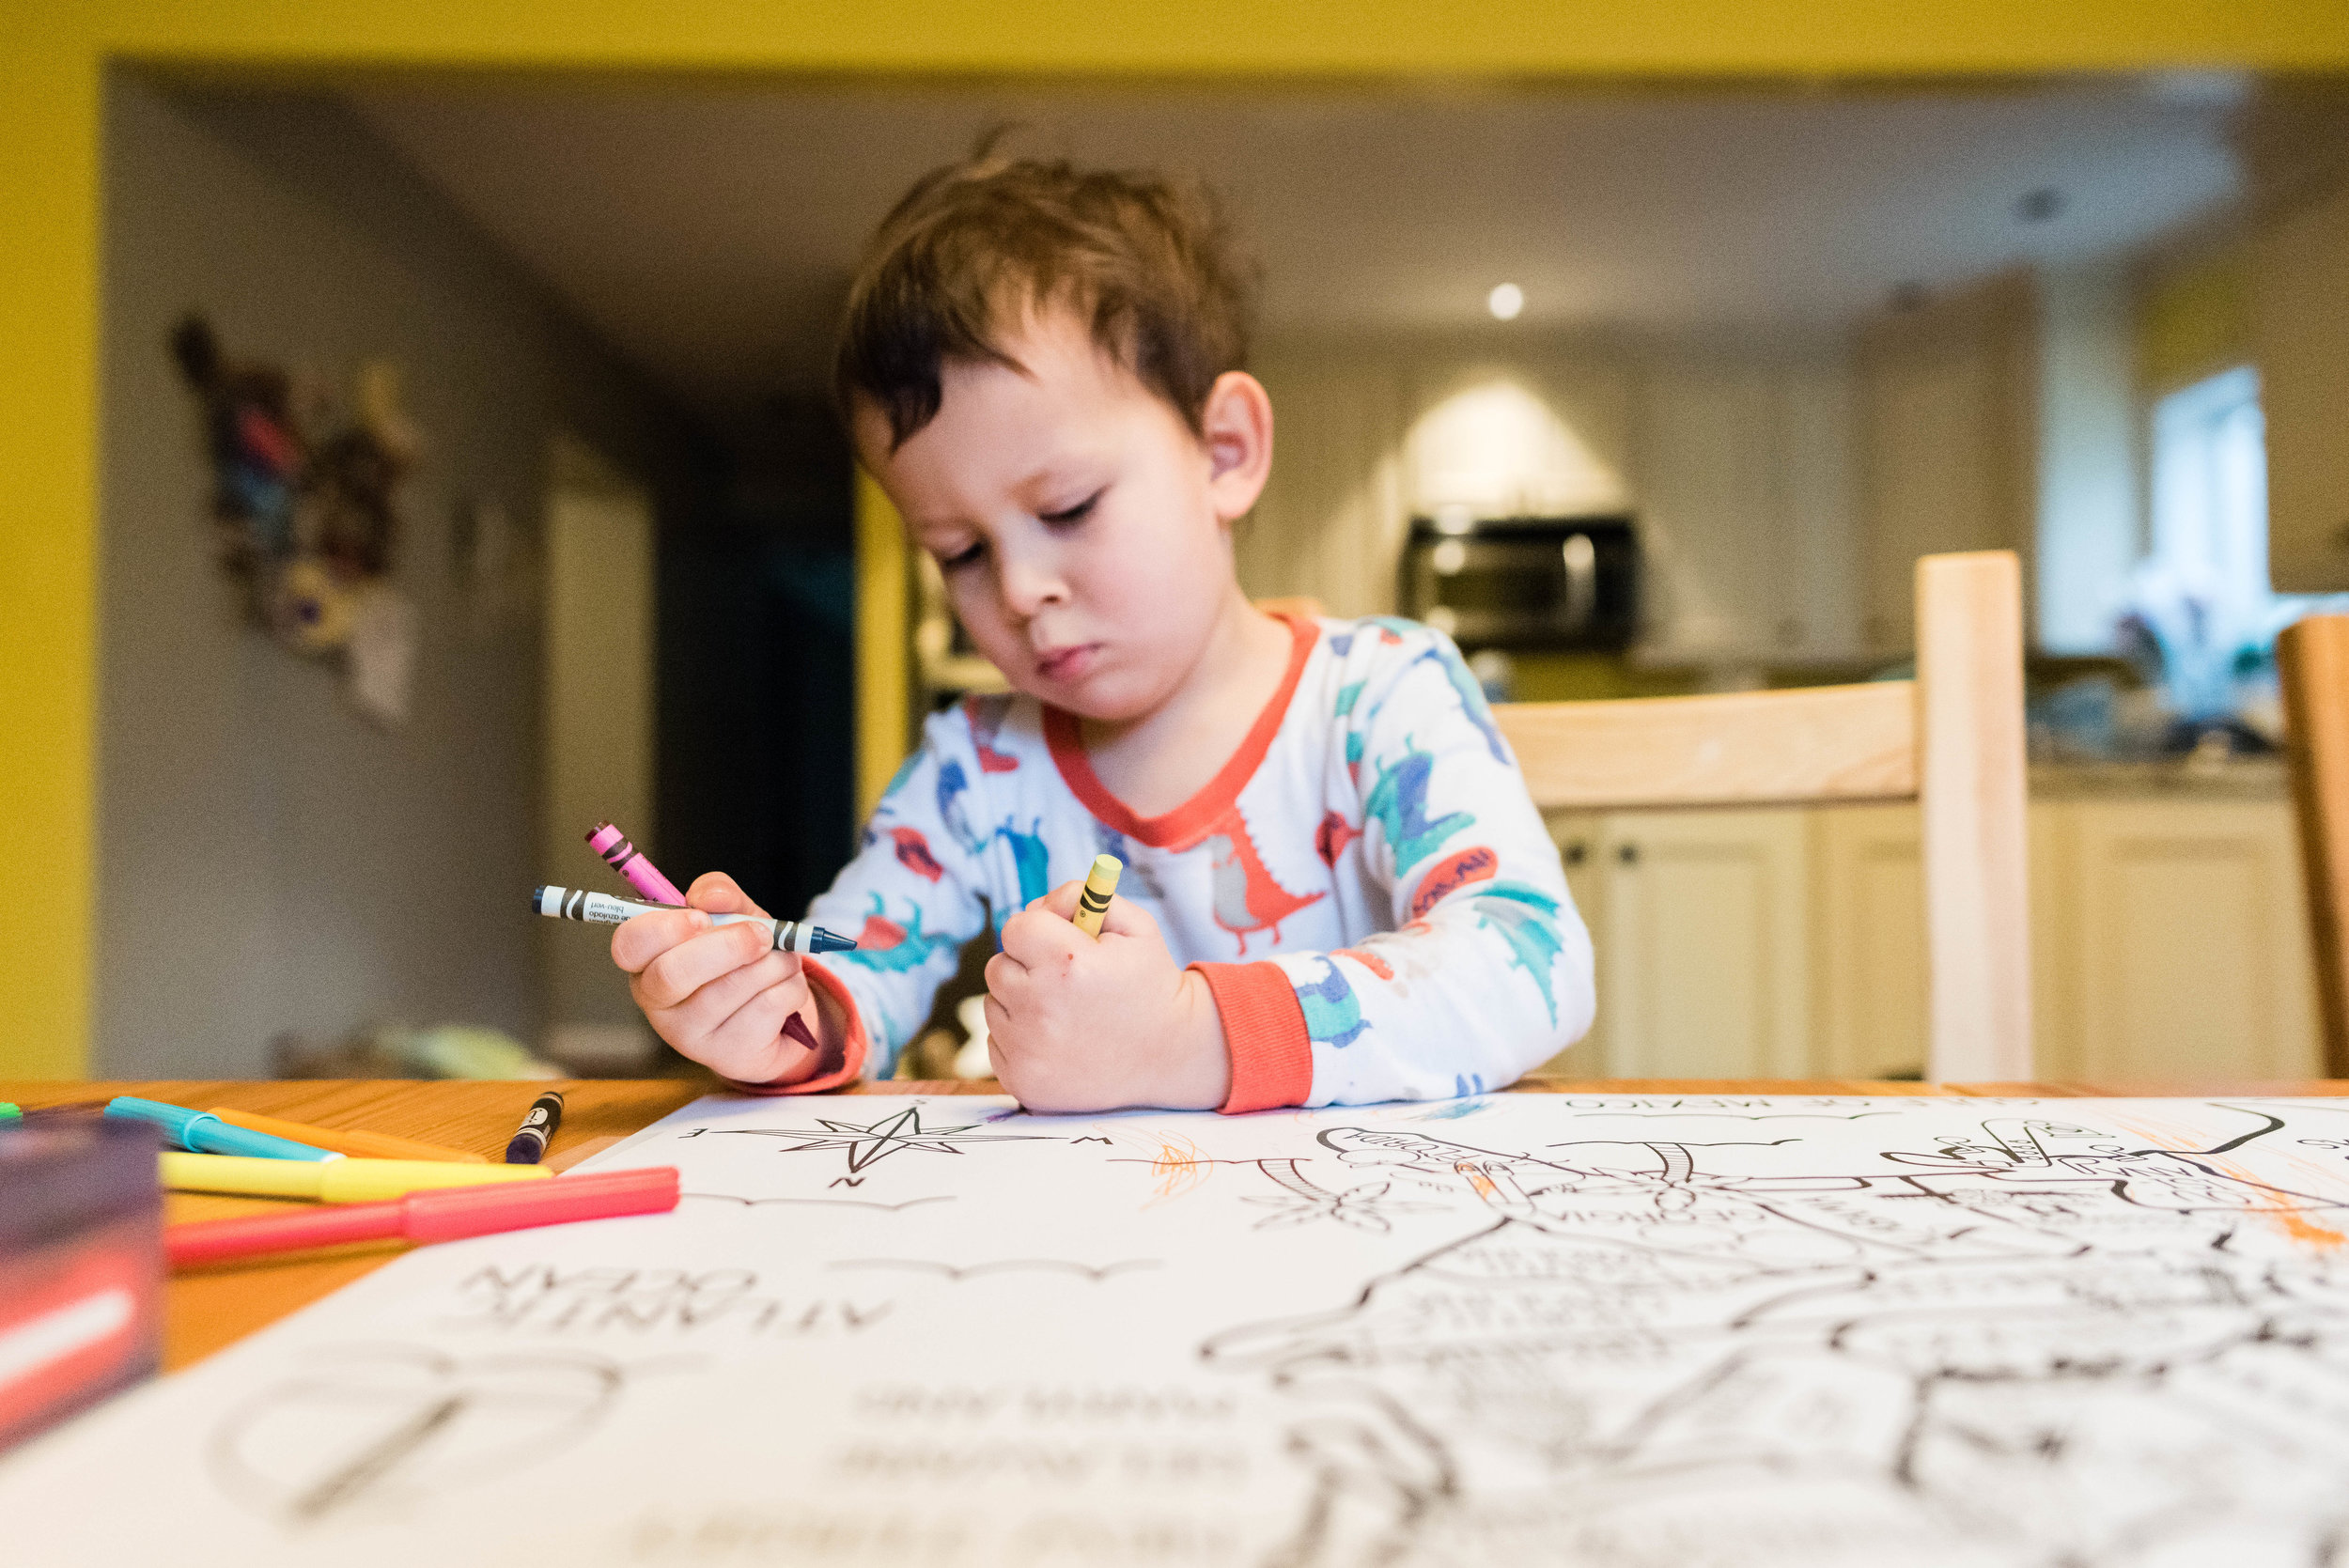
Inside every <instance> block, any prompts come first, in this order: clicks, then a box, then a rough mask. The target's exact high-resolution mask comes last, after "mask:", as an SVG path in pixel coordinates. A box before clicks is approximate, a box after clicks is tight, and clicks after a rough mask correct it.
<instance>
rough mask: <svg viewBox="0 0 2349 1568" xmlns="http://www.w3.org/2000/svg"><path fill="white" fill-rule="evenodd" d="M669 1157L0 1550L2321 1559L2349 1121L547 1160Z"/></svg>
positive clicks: (1154, 1119)
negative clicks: (658, 1208)
mask: <svg viewBox="0 0 2349 1568" xmlns="http://www.w3.org/2000/svg"><path fill="white" fill-rule="evenodd" d="M668 1163H674V1164H676V1165H677V1166H678V1167H680V1168H681V1170H682V1171H683V1172H684V1178H685V1180H684V1188H685V1191H686V1192H687V1193H688V1194H689V1196H688V1197H687V1198H686V1199H685V1200H684V1202H683V1203H681V1205H680V1206H679V1208H678V1211H677V1213H676V1214H675V1215H670V1216H657V1217H646V1218H637V1219H612V1220H600V1221H596V1222H593V1223H589V1224H583V1225H572V1226H563V1227H554V1228H550V1229H544V1230H537V1231H523V1232H517V1233H514V1234H506V1235H500V1236H488V1237H482V1238H478V1239H476V1240H473V1241H467V1242H459V1243H453V1244H449V1245H445V1246H441V1247H434V1248H428V1249H424V1250H419V1251H417V1252H415V1253H414V1254H412V1256H409V1257H406V1258H403V1259H401V1260H400V1261H398V1262H397V1263H395V1264H393V1265H390V1266H388V1267H386V1268H384V1269H382V1270H381V1271H379V1272H377V1273H375V1274H373V1275H371V1276H369V1277H368V1278H366V1280H364V1281H360V1282H359V1283H358V1284H356V1285H354V1286H352V1287H351V1288H350V1289H348V1290H346V1291H343V1292H341V1293H340V1294H338V1295H336V1296H332V1297H330V1298H328V1299H327V1300H325V1301H322V1302H320V1303H319V1304H318V1305H316V1306H314V1307H312V1308H310V1309H308V1310H307V1311H305V1312H302V1313H299V1314H298V1315H296V1316H294V1317H292V1318H289V1319H288V1320H287V1321H285V1322H284V1323H283V1324H281V1325H279V1326H278V1327H274V1328H272V1329H270V1330H268V1331H266V1332H264V1333H262V1334H259V1335H257V1336H256V1337H254V1338H252V1339H250V1340H248V1341H246V1342H244V1343H241V1344H240V1345H238V1346H236V1347H234V1348H232V1349H230V1350H228V1351H226V1352H224V1353H222V1354H221V1355H219V1356H216V1357H214V1358H211V1359H210V1360H209V1361H207V1362H205V1363H203V1364H202V1365H200V1366H198V1367H196V1368H195V1369H194V1370H192V1371H190V1372H189V1373H186V1374H182V1375H179V1376H177V1377H173V1378H171V1379H168V1380H166V1381H164V1382H163V1383H161V1384H159V1385H156V1386H153V1387H150V1388H148V1389H145V1390H143V1391H141V1392H139V1393H137V1394H134V1395H132V1396H130V1397H128V1398H125V1399H122V1400H120V1401H117V1403H115V1404H114V1405H110V1406H108V1407H106V1408H105V1409H103V1410H101V1411H100V1412H98V1413H97V1414H95V1415H93V1416H90V1417H88V1418H86V1419H84V1420H82V1421H78V1422H75V1423H72V1424H70V1425H69V1426H68V1427H66V1428H65V1429H63V1430H62V1431H61V1432H59V1433H56V1434H54V1435H53V1436H50V1437H49V1438H46V1439H43V1440H42V1441H40V1442H38V1443H36V1444H34V1445H33V1446H32V1447H30V1448H29V1449H27V1450H24V1451H23V1452H19V1453H17V1454H16V1455H14V1456H12V1457H10V1458H9V1459H8V1460H7V1461H6V1462H0V1518H5V1519H6V1520H7V1525H6V1529H5V1533H4V1534H0V1558H4V1559H5V1560H7V1561H8V1563H11V1564H19V1563H21V1564H26V1565H39V1568H50V1565H56V1568H75V1565H83V1564H91V1565H96V1564H106V1565H115V1564H124V1563H138V1562H152V1563H170V1564H172V1565H173V1568H182V1565H186V1564H196V1563H215V1562H217V1563H237V1564H240V1565H250V1564H269V1563H281V1562H282V1563H288V1564H293V1563H300V1564H304V1565H312V1564H334V1565H335V1568H376V1565H383V1568H389V1565H393V1564H398V1565H401V1568H408V1565H413V1564H431V1565H433V1568H462V1565H471V1564H480V1565H489V1564H498V1565H502V1568H503V1565H514V1564H525V1563H537V1562H544V1563H548V1564H553V1565H566V1568H568V1565H571V1564H630V1565H648V1568H670V1565H676V1568H704V1565H707V1568H729V1565H735V1564H766V1563H794V1564H796V1563H810V1564H834V1563H841V1564H916V1563H920V1564H930V1563H936V1564H948V1565H970V1568H1006V1565H1010V1564H1076V1563H1083V1564H1109V1565H1118V1564H1150V1565H1161V1568H1182V1565H1188V1564H1224V1563H1231V1564H1244V1565H1257V1568H1311V1565H1321V1564H1330V1565H1335V1564H1395V1565H1409V1568H1434V1565H1439V1564H1441V1565H1459V1568H1467V1565H1470V1564H1474V1565H1479V1568H1484V1565H1494V1564H1514V1563H1525V1564H1542V1565H1564V1568H1583V1565H1588V1568H1666V1565H1671V1568H1732V1565H1753V1568H1779V1565H1786V1568H1794V1565H1801V1568H1860V1565H1868V1568H1875V1565H1880V1564H1886V1563H1930V1564H1933V1565H1934V1568H1975V1565H1990V1564H1999V1565H2026V1568H2171V1565H2180V1568H2183V1565H2186V1564H2193V1565H2195V1568H2206V1565H2209V1564H2215V1563H2224V1564H2228V1565H2231V1568H2263V1565H2267V1564H2278V1565H2281V1564H2293V1565H2313V1564H2324V1563H2332V1562H2337V1561H2341V1560H2342V1554H2343V1553H2344V1552H2349V1266H2345V1265H2344V1253H2345V1250H2344V1248H2343V1246H2342V1237H2343V1234H2344V1232H2345V1231H2349V1100H2341V1101H2335V1100H2264V1099H2241V1100H2226V1101H2200V1100H2046V1101H2033V1100H1994V1099H1970V1098H1968V1099H1928V1098H1890V1097H1888V1098H1882V1099H1851V1098H1828V1097H1818V1098H1808V1097H1787V1096H1778V1097H1768V1098H1739V1099H1725V1098H1661V1097H1654V1096H1637V1095H1604V1096H1568V1095H1549V1094H1508V1095H1497V1096H1488V1097H1485V1098H1478V1099H1469V1100H1457V1101H1451V1102H1446V1103H1441V1104H1436V1105H1398V1106H1377V1107H1370V1108H1359V1107H1358V1108H1352V1109H1344V1110H1324V1111H1311V1112H1306V1111H1283V1112H1270V1113H1266V1114H1262V1115H1256V1116H1249V1117H1239V1118H1219V1117H1216V1116H1212V1115H1176V1114H1169V1113H1159V1112H1151V1113H1141V1114H1128V1115H1117V1116H1103V1117H1065V1118H1045V1117H1030V1116H1026V1115H1022V1114H1020V1113H1019V1112H1018V1110H1016V1108H1014V1107H1013V1106H1012V1105H1011V1104H1010V1103H1009V1102H1008V1101H1003V1100H992V1099H978V1098H937V1099H924V1098H884V1097H878V1096H875V1097H851V1098H832V1099H802V1100H792V1099H757V1100H706V1101H703V1102H700V1103H698V1104H695V1105H693V1106H691V1107H689V1108H687V1109H686V1110H683V1111H680V1112H679V1113H677V1115H675V1116H672V1117H670V1118H668V1119H667V1120H665V1121H663V1122H661V1123H660V1124H658V1125H657V1126H653V1127H650V1128H648V1129H646V1131H645V1132H644V1133H641V1134H639V1135H638V1136H637V1137H636V1138H634V1139H632V1140H630V1141H629V1142H627V1143H625V1144H623V1145H621V1146H620V1147H618V1148H616V1149H614V1150H612V1151H610V1152H608V1153H607V1154H605V1155H604V1156H602V1157H599V1158H598V1159H597V1160H595V1161H592V1162H591V1163H590V1165H589V1166H588V1167H585V1168H587V1169H617V1168H622V1167H627V1166H632V1165H647V1164H668ZM558 1179H560V1178H558Z"/></svg>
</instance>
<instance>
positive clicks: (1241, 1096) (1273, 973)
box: [1190, 964, 1314, 1116]
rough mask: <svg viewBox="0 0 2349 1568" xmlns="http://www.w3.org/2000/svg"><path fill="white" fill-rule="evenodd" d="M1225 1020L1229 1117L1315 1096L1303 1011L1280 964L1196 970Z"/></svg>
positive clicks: (1225, 1110)
mask: <svg viewBox="0 0 2349 1568" xmlns="http://www.w3.org/2000/svg"><path fill="white" fill-rule="evenodd" d="M1190 967H1191V968H1192V969H1195V970H1198V971H1199V977H1200V978H1201V979H1203V980H1205V981H1206V983H1207V990H1208V992H1209V994H1211V995H1212V996H1213V997H1214V998H1215V1010H1216V1011H1217V1012H1218V1013H1220V1014H1221V1015H1222V1017H1223V1048H1224V1049H1225V1050H1226V1051H1228V1052H1230V1053H1231V1058H1232V1092H1231V1094H1228V1095H1226V1096H1225V1098H1224V1101H1223V1103H1222V1105H1221V1106H1220V1107H1218V1108H1217V1109H1219V1110H1221V1111H1222V1112H1223V1113H1224V1114H1225V1115H1227V1116H1230V1115H1237V1114H1238V1113H1239V1112H1241V1111H1243V1110H1274V1109H1276V1108H1278V1107H1280V1106H1284V1105H1303V1104H1304V1103H1305V1102H1306V1101H1307V1100H1309V1099H1311V1098H1312V1097H1313V1093H1314V1048H1313V1042H1312V1040H1310V1039H1309V1038H1307V1036H1306V1033H1305V1009H1304V1008H1303V1007H1302V1006H1300V1005H1299V1002H1298V1000H1297V990H1296V987H1294V986H1291V985H1290V984H1289V977H1288V975H1287V974H1286V973H1284V972H1283V970H1282V969H1281V966H1280V965H1278V964H1193V965H1191V966H1190Z"/></svg>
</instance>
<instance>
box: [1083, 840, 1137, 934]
mask: <svg viewBox="0 0 2349 1568" xmlns="http://www.w3.org/2000/svg"><path fill="white" fill-rule="evenodd" d="M1125 869H1126V862H1124V861H1121V860H1119V859H1118V858H1117V857H1116V856H1115V855H1096V856H1094V857H1093V869H1092V870H1091V871H1088V872H1086V873H1085V891H1084V892H1082V893H1079V894H1078V895H1077V929H1078V930H1080V931H1082V932H1083V933H1084V934H1085V935H1086V936H1088V937H1098V936H1099V935H1100V934H1101V917H1102V916H1103V915H1106V914H1108V913H1109V912H1110V895H1111V894H1112V893H1115V892H1116V891H1117V877H1118V874H1119V873H1120V872H1122V871H1124V870H1125Z"/></svg>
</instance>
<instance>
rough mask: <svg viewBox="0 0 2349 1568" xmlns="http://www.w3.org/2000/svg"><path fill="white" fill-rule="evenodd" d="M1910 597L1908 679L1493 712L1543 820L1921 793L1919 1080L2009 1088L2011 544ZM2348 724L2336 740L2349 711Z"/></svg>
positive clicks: (2025, 1058) (2017, 788) (2015, 795)
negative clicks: (1913, 652) (1923, 996)
mask: <svg viewBox="0 0 2349 1568" xmlns="http://www.w3.org/2000/svg"><path fill="white" fill-rule="evenodd" d="M1916 584H1917V678H1916V679H1915V680H1914V681H1878V682H1871V683H1869V684H1867V685H1864V686H1827V687H1812V688H1808V689H1797V690H1795V691H1751V692H1739V693H1735V694H1730V695H1719V696H1701V697H1649V698H1637V699H1632V700H1628V701H1623V702H1594V703H1516V704H1503V705H1501V706H1498V707H1496V708H1495V709H1494V717H1495V719H1496V720H1497V721H1498V722H1499V723H1500V725H1501V733H1502V734H1504V735H1506V736H1507V737H1509V744H1510V745H1511V746H1512V747H1513V748H1514V749H1515V750H1516V752H1517V762H1518V765H1519V767H1520V768H1522V769H1523V771H1524V774H1525V782H1526V787H1527V789H1528V790H1529V791H1530V792H1531V793H1532V797H1533V803H1534V804H1535V805H1537V806H1540V807H1541V808H1542V809H1543V810H1545V811H1566V810H1584V811H1629V810H1639V809H1643V808H1650V807H1679V806H1731V805H1737V806H1750V805H1773V804H1789V805H1791V804H1821V803H1828V802H1836V801H1858V800H1916V801H1917V802H1918V807H1919V811H1918V816H1919V830H1920V839H1921V851H1922V860H1923V862H1924V865H1923V869H1924V882H1925V928H1926V942H1927V947H1928V953H1929V955H1928V965H1929V973H1930V989H1931V997H1930V999H1929V1003H1928V1005H1929V1008H1930V1012H1931V1017H1932V1039H1933V1044H1932V1057H1931V1060H1930V1062H1929V1063H1928V1064H1927V1069H1926V1070H1927V1072H1928V1074H1929V1075H1930V1076H1931V1077H1933V1078H1935V1079H1940V1080H1943V1081H1952V1082H1981V1081H2004V1082H2016V1081H2022V1080H2025V1079H2029V1078H2030V1076H2031V1017H2030V1002H2031V986H2030V896H2029V893H2030V879H2029V868H2028V862H2027V858H2026V844H2025V838H2026V834H2027V831H2028V822H2027V814H2026V809H2025V808H2026V797H2025V774H2024V726H2023V621H2022V613H2023V610H2022V606H2023V594H2022V575H2021V567H2020V563H2019V562H2018V561H2017V560H2016V558H2015V555H2014V553H2013V552H2012V551H1974V552H1970V553H1965V554H1951V555H1928V556H1925V557H1923V558H1921V560H1919V561H1918V563H1917V577H1916ZM2344 657H2345V658H2349V653H2345V654H2344ZM2343 718H2344V731H2343V733H2344V737H2349V707H2344V710H2343ZM2344 747H2345V749H2349V738H2345V740H2344ZM2344 789H2349V785H2344ZM2343 815H2344V817H2349V802H2344V813H2343ZM2343 831H2344V835H2349V822H2344V830H2343ZM2344 845H2345V846H2349V836H2345V837H2344ZM2345 853H2349V850H2345ZM2344 889H2345V890H2349V882H2344Z"/></svg>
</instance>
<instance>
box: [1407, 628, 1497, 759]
mask: <svg viewBox="0 0 2349 1568" xmlns="http://www.w3.org/2000/svg"><path fill="white" fill-rule="evenodd" d="M1411 662H1412V663H1414V664H1418V663H1423V662H1429V663H1433V664H1435V665H1436V666H1437V667H1438V668H1439V669H1441V670H1442V671H1443V675H1444V679H1446V680H1448V681H1450V682H1451V683H1452V690H1453V691H1454V692H1455V694H1456V695H1457V696H1458V697H1459V699H1460V706H1461V708H1462V710H1463V711H1465V712H1466V713H1467V714H1468V721H1469V722H1470V723H1471V724H1474V725H1475V726H1476V727H1477V728H1478V729H1479V730H1482V731H1483V732H1484V735H1485V744H1486V747H1488V748H1490V750H1491V752H1492V753H1493V760H1494V761H1495V762H1498V763H1500V764H1501V765H1502V766H1503V767H1506V766H1507V765H1508V763H1509V761H1510V757H1509V743H1508V742H1507V741H1505V740H1503V739H1501V726H1500V725H1499V724H1496V723H1494V722H1493V710H1492V708H1491V706H1489V705H1488V704H1486V701H1485V688H1484V686H1483V685H1482V684H1481V683H1479V682H1478V680H1477V678H1476V676H1475V675H1474V674H1473V673H1472V672H1471V671H1470V669H1469V667H1468V664H1467V662H1466V661H1465V660H1462V659H1461V658H1460V650H1459V649H1457V648H1455V647H1454V646H1453V645H1452V644H1450V643H1438V644H1436V645H1435V646H1434V647H1432V648H1429V649H1428V650H1427V651H1426V652H1425V653H1423V654H1421V655H1420V656H1419V658H1418V659H1415V660H1411Z"/></svg>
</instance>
